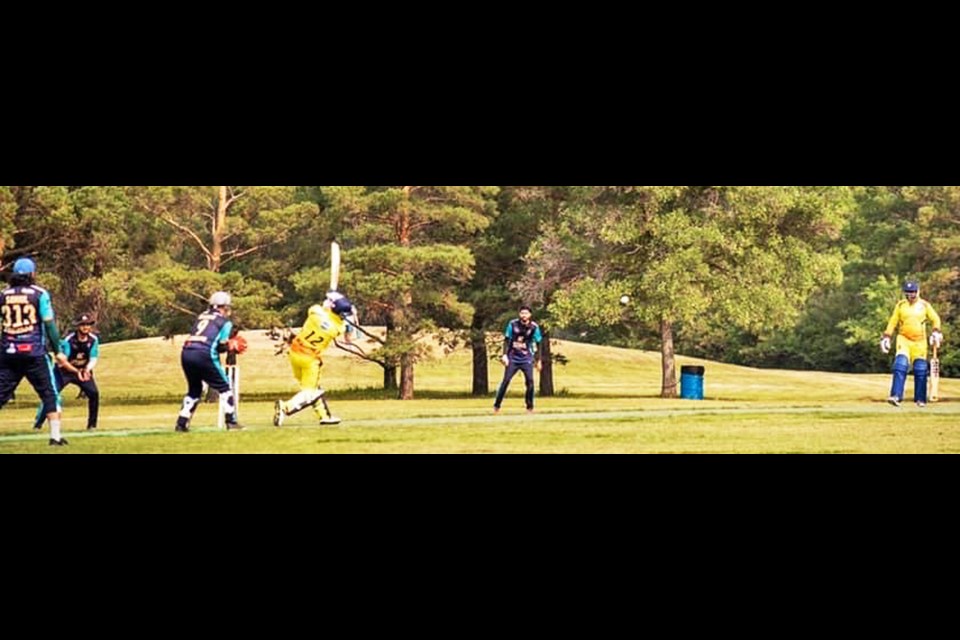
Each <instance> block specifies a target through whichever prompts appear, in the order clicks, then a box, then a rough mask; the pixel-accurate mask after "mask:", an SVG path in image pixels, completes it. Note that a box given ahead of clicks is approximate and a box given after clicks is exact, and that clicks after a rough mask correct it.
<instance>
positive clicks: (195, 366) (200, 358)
mask: <svg viewBox="0 0 960 640" xmlns="http://www.w3.org/2000/svg"><path fill="white" fill-rule="evenodd" d="M180 366H181V367H183V375H184V376H186V378H187V395H188V396H190V397H191V398H194V399H199V398H200V396H201V395H202V394H203V383H204V382H206V383H207V386H209V387H210V388H211V389H215V390H216V391H217V393H226V392H227V391H230V380H229V379H228V378H227V372H226V371H224V370H223V367H222V366H221V365H220V360H219V359H217V360H214V359H213V358H212V357H211V356H210V352H209V351H207V350H206V349H184V350H183V352H182V353H181V355H180Z"/></svg>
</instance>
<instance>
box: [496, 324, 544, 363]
mask: <svg viewBox="0 0 960 640" xmlns="http://www.w3.org/2000/svg"><path fill="white" fill-rule="evenodd" d="M503 335H504V336H505V339H504V342H503V349H504V351H503V353H504V355H507V356H509V357H510V361H511V362H515V363H517V364H525V363H528V362H533V357H534V355H535V354H536V353H537V345H538V344H540V341H541V340H542V339H543V336H542V335H541V334H540V326H539V325H538V324H537V323H536V322H534V321H533V320H531V321H530V324H528V325H527V326H524V325H523V323H522V322H520V319H519V318H516V319H514V320H511V321H510V322H509V323H507V328H506V329H505V330H504V332H503Z"/></svg>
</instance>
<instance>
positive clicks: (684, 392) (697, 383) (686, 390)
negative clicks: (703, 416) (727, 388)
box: [680, 365, 704, 400]
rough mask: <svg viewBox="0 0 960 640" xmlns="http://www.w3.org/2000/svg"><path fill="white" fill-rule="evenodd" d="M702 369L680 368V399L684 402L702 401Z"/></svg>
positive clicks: (692, 367)
mask: <svg viewBox="0 0 960 640" xmlns="http://www.w3.org/2000/svg"><path fill="white" fill-rule="evenodd" d="M703 372H704V368H703V367H695V366H691V365H688V366H683V367H680V397H681V398H684V399H685V400H703Z"/></svg>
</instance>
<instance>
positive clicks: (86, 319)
mask: <svg viewBox="0 0 960 640" xmlns="http://www.w3.org/2000/svg"><path fill="white" fill-rule="evenodd" d="M73 324H74V325H76V326H78V327H79V326H81V325H85V324H89V325H94V324H97V321H96V320H94V319H93V316H92V315H90V314H89V313H81V314H80V315H79V316H77V319H76V320H75V321H74V323H73Z"/></svg>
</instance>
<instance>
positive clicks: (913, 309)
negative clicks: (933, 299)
mask: <svg viewBox="0 0 960 640" xmlns="http://www.w3.org/2000/svg"><path fill="white" fill-rule="evenodd" d="M928 320H929V321H930V324H931V325H932V326H933V328H934V329H938V330H939V329H940V316H938V315H937V312H936V311H934V310H933V307H932V306H930V303H929V302H927V301H926V300H923V299H922V298H920V297H917V299H916V300H915V301H914V303H913V304H910V301H909V300H901V301H900V302H898V303H897V306H896V307H895V308H894V310H893V315H891V316H890V321H889V322H888V323H887V330H886V331H884V334H885V335H888V336H892V335H893V331H894V329H896V328H897V325H900V334H899V335H898V336H897V345H896V352H897V355H904V356H906V357H907V360H908V362H910V363H912V362H913V361H914V360H916V359H918V358H920V359H926V357H927V331H926V329H925V328H924V323H925V322H926V321H928Z"/></svg>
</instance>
